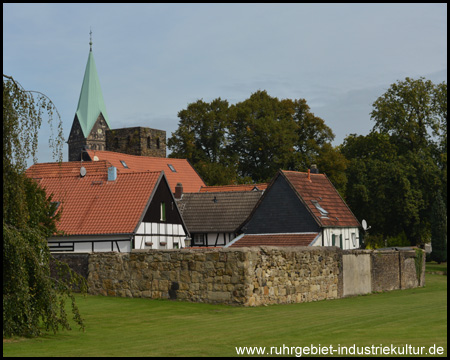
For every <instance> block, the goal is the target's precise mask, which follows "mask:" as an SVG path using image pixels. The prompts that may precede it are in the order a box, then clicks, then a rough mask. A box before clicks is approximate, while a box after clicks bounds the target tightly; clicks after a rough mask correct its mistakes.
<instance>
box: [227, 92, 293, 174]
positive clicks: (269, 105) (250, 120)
mask: <svg viewBox="0 0 450 360" xmlns="http://www.w3.org/2000/svg"><path fill="white" fill-rule="evenodd" d="M232 110H233V113H232V115H231V125H230V135H229V137H230V143H229V146H228V147H227V151H228V154H229V156H230V158H234V161H235V163H236V164H237V169H238V174H239V176H240V177H250V178H252V180H253V181H254V182H265V181H269V180H270V179H271V178H272V177H273V176H274V175H275V173H276V172H277V170H278V169H280V168H286V167H287V166H288V164H289V163H292V155H293V154H294V141H295V130H296V124H295V122H294V121H293V115H294V109H293V108H292V102H290V101H280V100H278V99H277V98H274V97H271V96H269V95H268V94H267V92H266V91H257V92H255V93H254V94H252V95H251V96H250V98H249V99H247V100H245V101H243V102H240V103H238V104H236V105H235V106H234V107H233V109H232Z"/></svg>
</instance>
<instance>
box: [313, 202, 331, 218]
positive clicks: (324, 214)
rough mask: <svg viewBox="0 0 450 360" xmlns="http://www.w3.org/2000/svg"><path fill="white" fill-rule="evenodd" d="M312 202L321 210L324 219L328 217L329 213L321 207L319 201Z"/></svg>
mask: <svg viewBox="0 0 450 360" xmlns="http://www.w3.org/2000/svg"><path fill="white" fill-rule="evenodd" d="M311 202H312V203H313V204H314V206H315V207H316V209H317V210H319V212H320V215H322V216H323V217H328V211H326V210H325V209H324V208H323V207H322V206H320V204H319V202H318V201H317V200H311Z"/></svg>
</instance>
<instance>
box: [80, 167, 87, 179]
mask: <svg viewBox="0 0 450 360" xmlns="http://www.w3.org/2000/svg"><path fill="white" fill-rule="evenodd" d="M80 175H81V177H84V176H85V175H86V168H85V167H84V166H82V167H81V169H80Z"/></svg>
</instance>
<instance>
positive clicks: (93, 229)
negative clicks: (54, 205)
mask: <svg viewBox="0 0 450 360" xmlns="http://www.w3.org/2000/svg"><path fill="white" fill-rule="evenodd" d="M160 176H161V172H135V173H119V174H117V179H116V180H115V181H107V175H105V174H98V175H97V174H95V173H94V174H90V173H89V170H88V172H87V175H86V176H84V177H80V176H50V177H44V178H42V179H41V180H40V181H39V183H40V185H41V186H42V187H43V188H44V189H45V190H46V192H47V195H50V194H52V193H53V194H54V195H53V198H52V201H59V202H61V205H60V207H59V208H58V209H62V214H61V219H60V221H59V222H58V224H57V228H58V230H62V231H64V233H65V234H66V235H88V234H89V235H90V234H97V235H98V234H130V233H133V231H134V230H135V228H136V226H137V225H138V222H139V220H140V218H141V216H142V214H143V212H144V210H145V208H146V205H147V203H148V201H149V199H150V196H151V194H152V193H153V189H154V188H155V185H156V184H157V183H158V179H159V178H160Z"/></svg>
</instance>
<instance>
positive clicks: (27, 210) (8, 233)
mask: <svg viewBox="0 0 450 360" xmlns="http://www.w3.org/2000/svg"><path fill="white" fill-rule="evenodd" d="M55 110H56V108H55V107H54V105H53V103H52V102H51V101H50V100H49V99H48V97H46V96H45V95H44V94H42V93H39V92H33V91H26V90H24V89H23V88H22V86H21V85H20V84H19V83H18V82H17V81H15V80H14V79H13V78H12V77H10V76H5V75H4V76H3V336H4V337H9V336H13V335H17V336H36V335H39V334H40V333H41V329H42V327H41V325H43V326H44V328H45V329H46V330H53V331H55V332H56V331H57V330H58V329H59V328H60V327H62V328H70V326H69V322H68V320H67V314H66V312H65V300H66V299H67V297H69V298H70V299H71V301H72V309H73V314H74V319H75V320H76V322H77V323H78V324H79V325H80V326H82V327H83V322H82V319H81V317H80V314H79V311H78V309H77V307H76V304H75V299H74V297H73V295H72V293H71V284H73V283H72V280H75V279H77V280H80V281H81V283H80V285H81V286H83V281H82V280H81V278H80V277H78V276H76V275H75V274H73V273H72V272H71V271H69V270H68V267H67V266H64V264H62V263H59V262H56V266H57V267H58V268H59V269H60V270H61V271H65V273H66V275H68V277H64V278H61V279H60V280H55V279H52V278H51V277H50V261H51V259H52V256H51V254H50V251H49V248H48V246H47V238H48V237H49V236H51V235H52V234H53V233H54V232H55V231H56V220H57V219H58V213H56V214H55V211H56V207H55V205H54V204H53V203H52V199H51V196H47V194H46V193H45V191H44V190H43V189H41V188H40V187H39V185H38V184H37V183H36V182H35V181H33V180H31V179H29V178H28V177H26V176H25V174H24V170H25V166H26V165H25V164H26V158H27V157H28V156H29V155H31V156H33V158H34V159H35V160H36V149H37V139H38V136H37V132H38V130H39V127H40V125H41V122H42V113H43V112H47V114H48V115H49V121H50V123H51V122H52V121H53V114H54V111H55ZM58 117H59V115H58ZM58 129H59V130H61V129H62V127H61V120H60V119H59V123H58ZM62 140H63V139H62V132H61V131H59V132H58V135H57V137H56V138H55V139H53V142H52V143H51V144H53V145H54V146H55V147H54V149H55V150H56V155H58V153H59V150H58V149H61V144H62V143H63V141H62Z"/></svg>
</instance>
